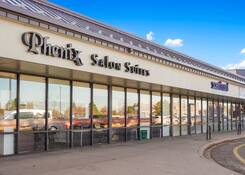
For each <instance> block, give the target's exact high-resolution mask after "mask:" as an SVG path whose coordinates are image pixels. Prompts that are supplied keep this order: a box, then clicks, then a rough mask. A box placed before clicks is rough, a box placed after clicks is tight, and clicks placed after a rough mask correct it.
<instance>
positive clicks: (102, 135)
mask: <svg viewBox="0 0 245 175" xmlns="http://www.w3.org/2000/svg"><path fill="white" fill-rule="evenodd" d="M92 107H93V134H94V135H93V143H94V144H96V143H107V142H108V88H107V86H104V85H97V84H95V85H94V86H93V105H92Z"/></svg>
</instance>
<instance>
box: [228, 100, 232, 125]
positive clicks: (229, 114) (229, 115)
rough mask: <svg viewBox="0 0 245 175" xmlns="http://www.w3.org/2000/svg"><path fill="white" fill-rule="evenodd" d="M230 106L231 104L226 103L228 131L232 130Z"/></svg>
mask: <svg viewBox="0 0 245 175" xmlns="http://www.w3.org/2000/svg"><path fill="white" fill-rule="evenodd" d="M231 116H232V106H231V103H230V102H228V130H232V118H231Z"/></svg>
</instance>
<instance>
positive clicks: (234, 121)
mask: <svg viewBox="0 0 245 175" xmlns="http://www.w3.org/2000/svg"><path fill="white" fill-rule="evenodd" d="M231 111H232V130H236V129H237V113H236V104H234V103H232V108H231Z"/></svg>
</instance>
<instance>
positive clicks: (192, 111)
mask: <svg viewBox="0 0 245 175" xmlns="http://www.w3.org/2000/svg"><path fill="white" fill-rule="evenodd" d="M188 105H189V106H188V107H189V111H190V114H189V120H190V124H189V131H190V132H191V134H196V116H195V113H196V111H195V100H194V97H189V104H188Z"/></svg>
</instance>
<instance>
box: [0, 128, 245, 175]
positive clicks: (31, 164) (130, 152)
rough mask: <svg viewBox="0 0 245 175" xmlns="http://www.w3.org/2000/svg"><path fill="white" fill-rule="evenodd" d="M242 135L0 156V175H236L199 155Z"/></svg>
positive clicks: (176, 139) (231, 134) (165, 140)
mask: <svg viewBox="0 0 245 175" xmlns="http://www.w3.org/2000/svg"><path fill="white" fill-rule="evenodd" d="M238 137H245V134H244V133H243V134H242V135H241V136H236V134H235V132H229V133H218V134H214V135H213V140H212V141H206V140H205V135H198V136H182V137H173V138H165V139H157V140H151V141H141V142H131V143H123V144H115V145H101V146H96V147H86V148H83V149H82V151H81V149H72V150H64V151H56V152H46V153H38V154H32V155H20V156H13V157H6V158H0V175H22V174H23V175H36V174H42V175H51V174H52V175H61V174H62V175H63V174H69V175H98V174H99V175H149V174H150V175H158V174H159V175H232V174H233V175H236V174H237V173H235V172H232V171H230V170H228V169H225V168H223V167H221V166H220V165H218V164H216V163H215V162H214V161H212V160H208V159H206V158H204V157H203V156H202V152H203V150H204V149H205V148H206V147H208V146H209V145H211V144H213V143H214V142H219V141H221V140H226V139H235V138H238Z"/></svg>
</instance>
